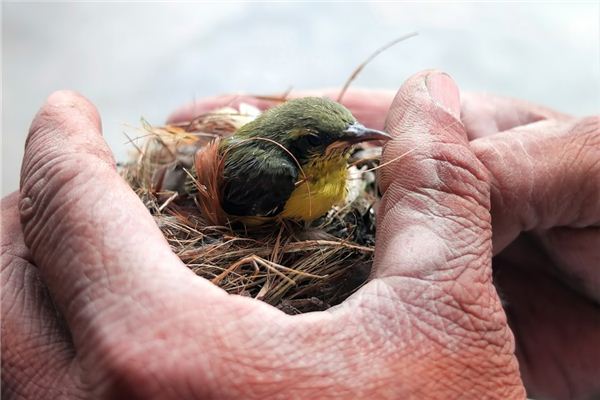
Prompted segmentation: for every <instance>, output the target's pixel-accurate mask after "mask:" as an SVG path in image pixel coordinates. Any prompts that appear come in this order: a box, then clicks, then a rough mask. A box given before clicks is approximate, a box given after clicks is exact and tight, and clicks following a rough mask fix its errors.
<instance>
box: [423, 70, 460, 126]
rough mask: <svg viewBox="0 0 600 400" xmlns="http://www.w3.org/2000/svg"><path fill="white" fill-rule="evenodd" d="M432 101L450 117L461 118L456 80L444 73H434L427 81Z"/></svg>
mask: <svg viewBox="0 0 600 400" xmlns="http://www.w3.org/2000/svg"><path fill="white" fill-rule="evenodd" d="M425 85H426V86H427V90H428V91H429V95H430V96H431V99H432V100H433V101H434V102H435V103H436V105H438V106H439V107H441V108H443V109H444V110H446V111H447V112H448V113H450V115H452V116H453V117H455V118H457V119H459V118H460V95H459V92H458V87H457V86H456V83H455V82H454V80H453V79H452V78H451V77H450V76H449V75H448V74H445V73H443V72H433V73H431V74H430V75H428V76H427V78H426V79H425Z"/></svg>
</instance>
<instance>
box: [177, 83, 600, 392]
mask: <svg viewBox="0 0 600 400" xmlns="http://www.w3.org/2000/svg"><path fill="white" fill-rule="evenodd" d="M442 92H443V94H442V97H444V96H450V95H451V94H452V93H453V88H451V87H447V88H445V89H442ZM311 94H312V95H323V94H325V95H327V96H329V97H331V98H334V99H335V98H337V92H335V91H321V92H312V93H311V92H305V93H298V94H297V95H311ZM394 96H395V93H394V92H392V91H376V92H374V91H360V90H354V91H351V92H348V93H347V94H346V96H345V98H344V103H345V105H346V106H348V107H349V108H351V109H352V111H353V113H354V115H355V116H357V118H358V119H359V120H360V121H362V122H364V124H365V125H367V126H370V127H374V128H379V129H381V128H383V127H384V124H385V121H386V116H387V113H388V109H389V108H390V105H391V104H392V103H393V101H394ZM461 97H462V104H461V117H460V119H461V122H462V123H463V125H464V128H465V132H466V134H467V136H468V138H469V139H470V140H471V142H470V145H471V149H472V150H473V151H474V152H475V154H476V156H477V157H478V159H479V160H480V161H481V162H482V163H483V165H484V166H485V169H486V170H487V172H488V176H489V182H490V184H491V204H492V208H491V211H492V221H493V223H492V226H493V243H494V251H493V252H494V255H496V257H495V258H494V260H493V262H494V273H495V284H496V286H497V287H498V289H499V292H500V294H501V298H502V300H503V305H504V309H505V311H506V313H507V316H508V320H509V324H510V326H511V328H512V330H513V333H514V334H515V337H516V345H517V346H516V354H517V356H518V359H519V366H520V371H521V376H522V378H523V381H524V383H525V386H526V387H527V390H528V393H529V395H530V396H532V397H536V398H538V397H539V398H560V399H566V398H573V399H575V398H585V399H587V398H595V397H600V374H599V372H598V371H600V268H599V266H600V190H599V188H600V118H599V117H598V116H594V117H587V118H575V117H572V116H569V115H566V114H562V113H559V112H556V111H554V110H551V109H548V108H545V107H541V106H538V105H535V104H531V103H528V102H525V101H522V100H517V99H512V98H505V97H499V96H493V95H487V94H478V93H462V94H461ZM239 102H250V103H251V104H255V105H257V106H259V107H261V108H265V107H268V106H270V105H271V103H269V102H265V101H258V100H253V99H252V98H248V97H244V96H238V95H235V96H222V97H217V98H212V99H205V100H202V101H199V102H196V103H194V104H190V105H188V106H186V107H184V108H182V109H180V110H178V111H177V112H176V113H174V114H173V116H172V117H171V120H172V121H179V120H186V119H189V118H190V116H192V115H197V114H198V113H201V112H205V111H207V110H209V109H211V108H214V107H218V106H222V105H223V104H233V105H235V104H237V103H239ZM411 106H414V104H413V103H412V99H410V98H409V99H407V102H406V103H405V104H401V103H398V102H396V103H394V106H393V107H396V108H398V109H400V110H402V109H405V108H410V107H411ZM392 115H393V109H392ZM389 122H390V119H388V123H389ZM416 123H417V124H418V121H417V122H416ZM417 126H418V125H417ZM396 143H397V142H396ZM388 154H389V153H388ZM386 173H388V174H389V175H390V176H391V177H393V176H396V175H397V174H406V173H407V171H406V164H403V163H398V164H397V166H396V168H388V169H387V170H386ZM390 179H393V178H390ZM380 244H381V243H380ZM399 248H401V245H399Z"/></svg>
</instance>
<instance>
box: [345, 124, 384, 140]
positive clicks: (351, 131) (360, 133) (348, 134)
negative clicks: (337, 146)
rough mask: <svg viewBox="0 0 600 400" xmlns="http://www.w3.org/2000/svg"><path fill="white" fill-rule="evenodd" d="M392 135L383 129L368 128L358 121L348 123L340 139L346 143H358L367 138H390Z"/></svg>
mask: <svg viewBox="0 0 600 400" xmlns="http://www.w3.org/2000/svg"><path fill="white" fill-rule="evenodd" d="M391 138H392V137H391V136H390V135H388V134H387V133H385V132H383V131H378V130H377V129H369V128H367V127H365V126H364V125H362V124H359V123H358V122H355V123H353V124H352V125H350V126H349V127H348V128H346V130H344V137H343V138H342V141H344V142H347V143H352V144H354V143H360V142H366V141H369V140H390V139H391Z"/></svg>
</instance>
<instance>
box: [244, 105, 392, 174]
mask: <svg viewBox="0 0 600 400" xmlns="http://www.w3.org/2000/svg"><path fill="white" fill-rule="evenodd" d="M234 136H236V137H237V139H242V140H243V139H252V138H263V139H266V141H272V142H277V143H278V144H279V145H281V146H283V147H285V148H286V149H287V150H288V151H289V152H290V153H292V154H293V155H294V157H296V158H297V159H298V160H299V161H300V162H301V163H304V162H305V161H307V160H309V159H312V158H313V157H319V156H324V155H328V154H341V153H344V152H346V151H347V150H348V149H349V148H350V147H351V146H352V145H354V144H356V143H360V142H364V141H369V140H387V139H390V136H389V135H388V134H387V133H385V132H382V131H378V130H375V129H369V128H366V127H365V126H363V125H362V124H360V123H358V122H357V121H356V118H354V116H353V115H352V113H351V112H350V111H349V110H348V109H347V108H345V107H344V106H342V105H341V104H339V103H336V102H335V101H333V100H329V99H326V98H321V97H304V98H299V99H293V100H289V101H286V102H285V103H283V104H281V105H279V106H277V107H273V108H271V109H269V110H267V111H265V112H264V113H263V114H261V115H260V116H259V117H258V118H257V119H256V120H254V121H252V122H250V123H248V124H246V125H244V126H243V127H242V128H240V129H239V130H238V132H236V134H235V135H234ZM257 142H258V141H257ZM264 142H265V141H264V140H263V141H262V143H263V144H261V146H264ZM257 144H258V143H257Z"/></svg>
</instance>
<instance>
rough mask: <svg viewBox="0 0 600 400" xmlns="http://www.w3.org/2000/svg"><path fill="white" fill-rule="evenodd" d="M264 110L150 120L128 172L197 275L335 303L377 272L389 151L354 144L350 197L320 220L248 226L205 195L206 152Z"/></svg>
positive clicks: (295, 308)
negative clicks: (217, 209)
mask: <svg viewBox="0 0 600 400" xmlns="http://www.w3.org/2000/svg"><path fill="white" fill-rule="evenodd" d="M259 113H260V112H259V111H258V110H257V109H256V108H254V107H252V106H250V105H247V104H241V105H240V106H239V107H238V108H231V107H225V108H222V109H219V110H215V111H214V112H211V113H206V114H203V115H200V116H198V117H197V118H195V119H194V120H192V121H189V122H186V123H178V124H175V125H167V126H164V127H154V126H151V125H149V124H148V123H146V122H145V121H142V127H141V128H140V129H139V130H138V132H137V135H136V136H137V137H136V139H134V140H132V141H131V142H132V144H133V146H134V147H135V154H132V155H131V157H130V159H129V161H127V162H126V163H124V164H121V165H120V171H121V174H122V176H123V177H124V179H125V180H126V181H127V182H128V183H129V185H130V186H131V187H132V188H133V190H134V191H135V192H136V193H137V195H138V196H139V197H140V199H141V200H142V201H143V203H144V204H145V205H146V207H147V208H148V210H149V211H150V213H151V214H152V216H153V217H154V219H155V221H156V224H157V226H158V227H159V228H160V229H161V231H162V233H163V235H164V236H165V238H166V239H167V241H168V243H169V244H170V246H171V248H172V250H173V252H174V253H175V254H176V255H177V256H178V257H179V258H180V259H181V260H182V261H183V263H184V264H185V265H186V266H187V267H188V268H190V269H191V270H192V271H193V272H194V273H196V274H197V275H199V276H201V277H203V278H206V279H208V280H210V281H211V282H212V283H214V284H215V285H217V286H219V287H221V288H222V289H224V290H225V291H227V292H228V293H231V294H237V295H242V296H249V297H253V298H256V299H260V300H262V301H264V302H266V303H269V304H271V305H273V306H275V307H277V308H279V309H281V310H283V311H284V312H286V313H289V314H298V313H303V312H309V311H320V310H325V309H327V308H329V307H331V306H334V305H336V304H339V303H340V302H342V301H343V300H344V299H345V298H347V297H348V296H349V295H350V294H352V293H353V292H354V291H355V290H356V289H357V288H359V287H360V286H361V285H362V284H363V283H364V282H365V281H366V280H367V278H368V276H369V273H370V270H371V264H372V261H373V254H374V244H375V209H374V204H375V200H376V198H377V188H376V185H375V175H374V172H373V168H376V165H377V164H378V159H379V153H380V150H381V149H380V148H378V147H357V148H356V149H355V150H354V153H353V155H352V158H351V160H350V164H349V179H348V183H347V191H348V195H347V199H346V202H345V203H344V204H342V205H339V206H336V207H334V208H332V209H331V210H330V211H329V212H328V213H327V214H326V215H325V216H323V217H321V218H319V219H318V220H315V221H313V222H312V223H310V224H306V223H298V222H295V221H272V222H269V223H267V224H264V225H260V226H245V225H243V224H241V223H236V222H235V221H233V220H227V219H225V220H222V219H221V220H219V219H215V218H214V215H211V211H210V209H209V208H210V207H207V205H206V202H205V201H204V202H203V201H202V194H204V195H206V193H207V192H206V185H204V184H203V183H202V182H200V181H199V179H198V177H199V175H202V174H204V172H205V171H204V170H203V169H202V167H200V166H199V165H198V161H197V159H198V154H200V153H201V152H203V151H206V150H207V149H208V148H209V147H210V146H211V145H213V147H215V146H214V143H215V142H214V141H215V140H219V138H221V137H224V136H227V135H230V134H232V133H233V132H235V130H237V129H238V128H239V127H240V126H242V125H243V124H245V123H247V122H249V121H250V120H251V119H253V118H255V117H256V116H257V115H258V114H259ZM195 160H196V161H195ZM204 200H206V199H204ZM217 206H218V204H217Z"/></svg>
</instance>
